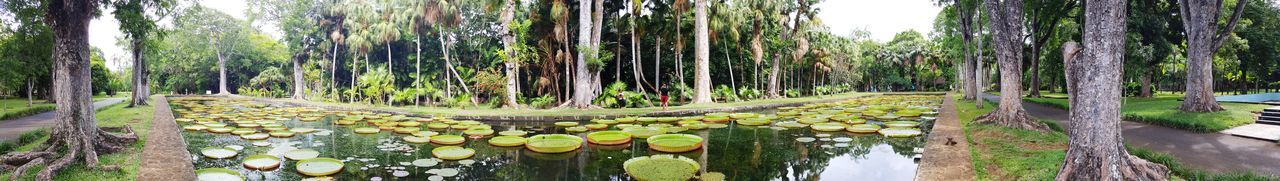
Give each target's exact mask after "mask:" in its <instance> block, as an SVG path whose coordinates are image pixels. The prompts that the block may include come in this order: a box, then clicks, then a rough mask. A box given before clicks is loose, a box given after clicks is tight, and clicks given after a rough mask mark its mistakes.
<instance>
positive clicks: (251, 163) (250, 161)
mask: <svg viewBox="0 0 1280 181" xmlns="http://www.w3.org/2000/svg"><path fill="white" fill-rule="evenodd" d="M241 162H243V164H242V165H244V168H248V169H250V170H274V169H276V168H279V167H280V157H276V156H274V155H250V156H248V157H245V158H244V160H242V161H241Z"/></svg>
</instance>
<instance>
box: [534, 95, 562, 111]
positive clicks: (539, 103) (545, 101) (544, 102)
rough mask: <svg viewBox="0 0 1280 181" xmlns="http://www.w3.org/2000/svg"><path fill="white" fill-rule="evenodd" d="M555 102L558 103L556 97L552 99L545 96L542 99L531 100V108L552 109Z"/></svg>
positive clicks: (549, 96)
mask: <svg viewBox="0 0 1280 181" xmlns="http://www.w3.org/2000/svg"><path fill="white" fill-rule="evenodd" d="M555 102H556V98H555V97H551V95H543V96H542V97H535V98H533V99H530V100H529V107H533V108H538V109H546V108H549V107H551V105H552V104H555Z"/></svg>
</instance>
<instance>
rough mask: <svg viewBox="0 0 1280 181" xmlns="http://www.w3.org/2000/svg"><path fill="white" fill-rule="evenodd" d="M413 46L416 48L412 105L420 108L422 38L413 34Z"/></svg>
mask: <svg viewBox="0 0 1280 181" xmlns="http://www.w3.org/2000/svg"><path fill="white" fill-rule="evenodd" d="M413 44H414V46H416V48H417V52H414V53H413V59H414V66H413V67H414V71H413V88H414V89H417V90H416V91H413V105H414V106H420V105H422V101H420V100H422V36H421V35H417V34H416V33H415V34H414V35H413Z"/></svg>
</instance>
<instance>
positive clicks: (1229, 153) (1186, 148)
mask: <svg viewBox="0 0 1280 181" xmlns="http://www.w3.org/2000/svg"><path fill="white" fill-rule="evenodd" d="M982 97H983V98H984V99H987V100H992V101H999V99H1000V96H997V95H992V94H983V96H982ZM1022 107H1023V108H1025V109H1027V112H1028V113H1029V114H1031V115H1032V116H1035V117H1038V118H1042V119H1052V120H1054V121H1057V122H1058V123H1062V125H1063V126H1070V124H1069V123H1067V122H1066V120H1067V117H1068V116H1067V110H1063V109H1059V108H1054V107H1049V106H1045V105H1040V104H1036V103H1031V102H1026V101H1023V102H1022ZM1121 127H1123V128H1124V131H1123V133H1122V134H1124V140H1125V143H1126V144H1128V145H1130V146H1137V147H1142V148H1147V149H1151V150H1155V151H1159V152H1163V153H1168V154H1170V155H1172V156H1173V157H1175V158H1177V159H1178V161H1181V162H1182V163H1184V165H1187V166H1190V167H1194V168H1199V169H1205V170H1209V171H1216V172H1229V171H1238V170H1251V171H1254V172H1256V173H1258V174H1264V175H1272V176H1280V145H1277V144H1276V143H1274V142H1268V141H1262V140H1256V139H1249V138H1241V137H1236V136H1231V135H1227V134H1222V133H1195V132H1190V131H1186V130H1180V129H1174V128H1168V127H1162V126H1156V125H1149V124H1144V123H1138V122H1132V121H1123V122H1121Z"/></svg>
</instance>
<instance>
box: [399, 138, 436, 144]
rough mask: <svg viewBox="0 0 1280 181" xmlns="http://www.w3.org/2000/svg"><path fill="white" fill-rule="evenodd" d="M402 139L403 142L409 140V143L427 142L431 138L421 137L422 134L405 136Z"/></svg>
mask: <svg viewBox="0 0 1280 181" xmlns="http://www.w3.org/2000/svg"><path fill="white" fill-rule="evenodd" d="M403 139H404V142H409V143H429V142H431V138H429V137H422V136H405V137H404V138H403Z"/></svg>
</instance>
